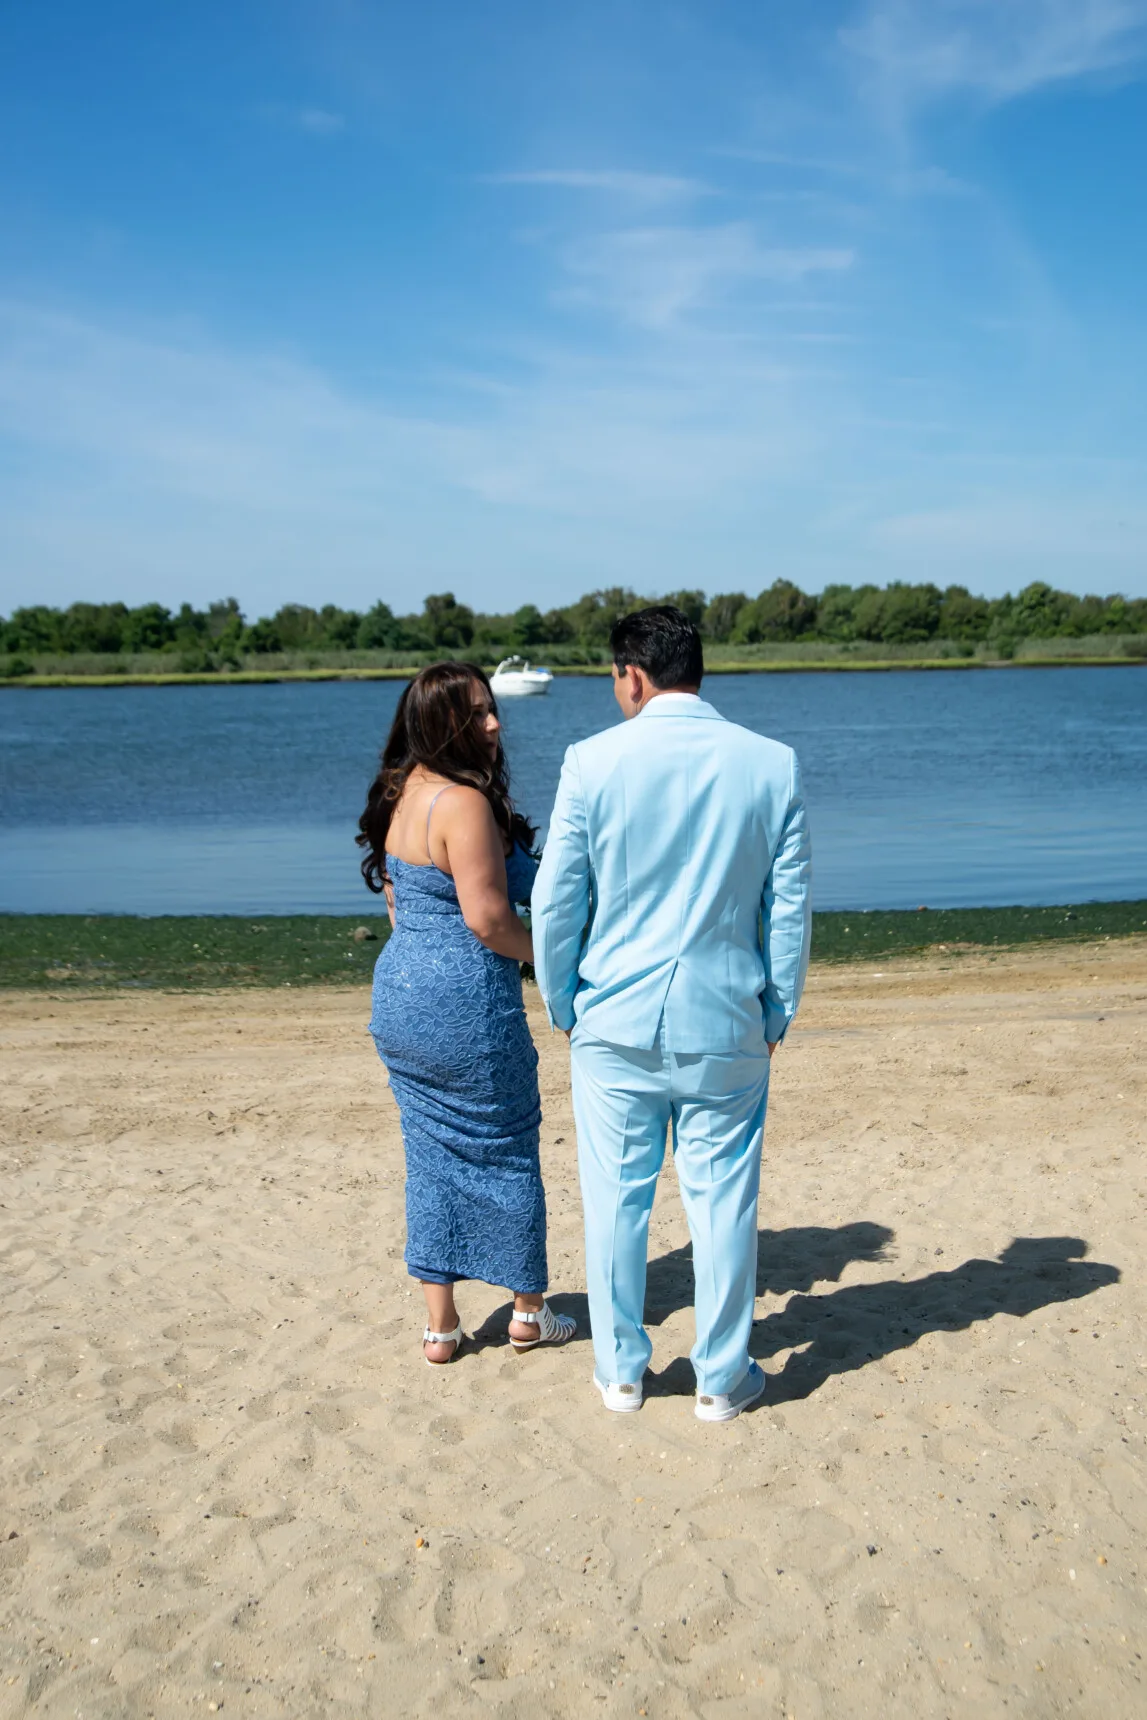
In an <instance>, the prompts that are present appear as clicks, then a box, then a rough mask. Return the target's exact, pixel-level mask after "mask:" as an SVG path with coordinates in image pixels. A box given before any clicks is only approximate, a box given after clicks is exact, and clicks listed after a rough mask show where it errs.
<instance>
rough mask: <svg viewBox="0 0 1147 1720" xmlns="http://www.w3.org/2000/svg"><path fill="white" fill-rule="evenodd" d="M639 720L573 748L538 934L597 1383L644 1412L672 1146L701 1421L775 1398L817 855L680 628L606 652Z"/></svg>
mask: <svg viewBox="0 0 1147 1720" xmlns="http://www.w3.org/2000/svg"><path fill="white" fill-rule="evenodd" d="M610 643H611V646H612V649H613V683H614V694H615V696H616V699H617V702H618V704H619V705H620V707H621V709H622V712H623V713H624V715H625V717H626V718H627V719H632V720H631V721H627V722H626V723H625V725H624V726H623V727H621V728H616V727H615V728H612V729H608V730H606V731H605V733H604V734H599V735H594V736H592V737H591V738H590V739H589V740H587V741H581V742H580V743H579V744H578V745H576V746H571V747H570V748H569V750H568V751H567V753H566V756H565V763H564V765H563V767H562V776H561V783H560V786H559V788H558V796H557V804H556V805H555V807H554V812H553V818H552V820H551V822H550V831H549V837H548V839H547V841H546V847H545V853H544V855H543V857H542V864H541V870H540V871H539V873H538V879H537V883H536V884H535V886H534V893H533V899H532V904H531V906H532V915H533V927H534V961H535V965H536V970H537V976H538V985H539V987H540V988H541V992H542V996H543V998H544V999H545V1003H546V1009H547V1011H548V1013H549V1017H550V1022H551V1025H554V1024H556V1025H557V1026H558V1027H560V1028H561V1029H562V1030H563V1031H564V1032H566V1033H567V1034H569V1035H570V1039H571V1047H572V1050H571V1063H572V1080H573V1101H574V1115H575V1118H576V1121H577V1134H578V1161H579V1169H580V1175H581V1186H582V1199H583V1202H584V1205H585V1237H586V1279H587V1285H588V1289H589V1309H590V1321H591V1324H592V1328H593V1348H594V1361H595V1370H594V1384H595V1385H596V1386H597V1388H598V1390H599V1391H600V1393H601V1396H602V1400H603V1402H604V1404H605V1407H606V1408H607V1409H609V1410H616V1411H618V1412H620V1413H625V1412H627V1411H632V1410H638V1409H640V1408H641V1400H642V1376H643V1375H644V1373H645V1369H646V1366H647V1364H648V1362H649V1358H650V1355H651V1354H652V1345H651V1344H650V1341H649V1338H648V1336H647V1334H646V1331H645V1327H644V1324H643V1314H644V1305H645V1273H646V1259H647V1249H648V1237H649V1216H650V1212H651V1211H652V1208H653V1196H654V1192H655V1189H656V1184H657V1177H658V1174H659V1172H660V1169H661V1164H662V1160H663V1157H664V1153H665V1137H666V1131H667V1129H669V1128H670V1127H672V1131H673V1147H674V1154H675V1158H676V1165H677V1177H678V1182H679V1183H680V1187H681V1196H682V1199H683V1201H684V1204H685V1214H686V1217H687V1219H688V1222H689V1232H690V1235H691V1236H692V1238H693V1270H694V1277H695V1281H696V1307H695V1313H696V1324H697V1333H696V1337H697V1341H696V1343H695V1344H694V1346H693V1350H692V1361H693V1367H694V1371H695V1373H696V1376H697V1403H696V1414H697V1416H698V1417H699V1418H700V1419H701V1420H702V1421H731V1420H732V1419H733V1417H734V1416H736V1415H739V1414H740V1412H741V1411H742V1410H743V1409H745V1408H746V1407H747V1406H748V1405H749V1404H750V1403H753V1402H754V1401H755V1400H756V1399H757V1398H759V1397H760V1396H761V1394H762V1392H763V1391H764V1389H765V1376H764V1374H763V1373H762V1371H761V1369H760V1368H759V1367H758V1366H757V1364H756V1363H755V1362H754V1361H752V1360H751V1359H750V1356H749V1351H748V1340H749V1332H750V1328H751V1326H752V1320H753V1302H754V1298H755V1295H756V1268H757V1195H758V1190H759V1186H760V1164H761V1133H762V1130H763V1128H764V1121H765V1103H766V1100H767V1097H768V1090H769V1061H770V1058H771V1056H772V1053H773V1051H774V1050H775V1049H776V1047H777V1045H778V1044H779V1043H780V1041H781V1040H782V1039H783V1038H784V1036H785V1031H786V1029H787V1028H788V1025H789V1023H790V1021H791V1020H792V1018H793V1015H794V1014H795V1012H796V1007H797V1003H798V1002H799V1000H800V994H801V988H802V986H803V984H804V977H805V971H806V969H807V966H808V950H809V931H810V911H809V880H810V861H809V836H808V826H807V822H806V818H805V810H804V803H803V801H802V798H801V786H800V775H799V773H798V770H797V761H796V757H795V754H794V753H793V752H792V750H791V749H790V748H789V747H786V746H782V745H780V743H779V742H777V741H771V740H766V739H765V738H764V737H763V736H761V735H756V734H753V733H751V732H750V731H749V730H748V729H743V728H739V727H737V726H736V725H735V724H733V723H729V722H726V721H725V720H724V718H723V717H722V716H721V715H720V713H719V712H718V711H715V710H714V709H713V707H712V705H709V704H706V703H705V702H704V701H703V700H702V699H701V697H700V692H699V689H700V686H701V677H702V674H703V672H704V670H703V662H702V653H701V638H700V635H699V633H698V632H697V629H696V628H695V627H694V626H693V624H692V623H691V622H690V621H689V620H688V619H687V617H686V616H684V615H683V614H682V613H681V611H680V610H679V609H674V608H672V607H671V606H670V605H667V604H665V605H658V606H656V607H654V608H650V609H643V610H639V611H638V612H637V613H636V614H634V615H627V616H626V617H625V618H624V619H623V620H621V621H619V622H618V623H617V625H616V626H615V627H614V629H613V632H612V634H611V635H610Z"/></svg>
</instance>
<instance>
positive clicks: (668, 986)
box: [530, 693, 811, 1052]
mask: <svg viewBox="0 0 1147 1720" xmlns="http://www.w3.org/2000/svg"><path fill="white" fill-rule="evenodd" d="M810 880H811V863H810V850H809V833H808V821H807V818H806V816H805V808H804V802H803V800H802V798H801V783H800V772H799V770H798V768H797V761H796V754H795V753H794V752H793V751H792V749H791V747H787V746H782V745H781V744H780V742H778V741H771V740H766V739H765V738H764V737H763V736H762V735H756V734H753V733H752V732H751V731H750V730H748V729H743V728H740V727H739V726H738V725H737V724H735V723H729V722H726V721H725V719H724V718H723V717H722V716H721V714H720V712H719V711H715V710H714V709H713V707H712V705H709V704H706V703H705V701H704V700H703V699H699V698H696V697H694V696H693V695H691V694H688V693H662V694H660V695H658V697H657V698H654V699H651V700H650V701H649V703H648V704H647V705H646V706H645V707H644V709H643V710H642V711H641V712H640V713H639V714H638V715H637V716H636V717H634V718H633V719H632V720H631V721H630V722H627V723H623V724H622V725H621V726H620V727H617V728H612V729H607V730H606V731H605V732H604V733H603V734H600V735H593V736H591V738H590V739H589V740H586V741H580V742H579V743H578V744H577V745H576V746H571V747H570V748H569V749H568V750H567V752H566V756H565V763H564V764H563V766H562V775H561V783H560V785H559V787H558V797H557V803H556V805H555V806H554V811H553V817H552V819H551V821H550V830H549V836H548V838H547V840H546V846H545V852H544V854H543V855H542V863H541V869H540V871H539V873H538V878H537V882H536V883H535V885H534V893H533V896H532V898H531V904H530V905H531V911H532V917H533V927H534V963H535V968H536V971H537V976H538V985H539V987H540V989H541V993H542V996H543V998H544V999H545V1003H546V1008H547V1010H548V1012H549V1017H550V1023H551V1025H553V1024H556V1025H557V1026H558V1027H561V1028H571V1027H572V1026H573V1025H574V1022H575V1020H576V1021H578V1022H580V1023H582V1024H583V1025H584V1027H585V1029H586V1031H587V1032H589V1033H592V1034H593V1035H594V1037H595V1038H597V1039H604V1040H608V1041H609V1042H610V1043H612V1044H615V1045H628V1046H635V1047H640V1048H642V1049H651V1048H652V1047H653V1045H654V1044H655V1043H656V1041H657V1037H658V1030H659V1025H660V1022H661V1017H662V1014H664V1017H665V1040H666V1046H667V1049H668V1050H670V1051H677V1052H702V1051H708V1052H713V1051H733V1050H759V1049H760V1046H761V1043H762V1040H765V1039H767V1040H777V1039H782V1038H783V1037H784V1033H785V1029H786V1028H787V1027H788V1024H789V1022H790V1021H791V1020H792V1018H793V1016H794V1014H795V1013H796V1007H797V1004H798V1002H799V1001H800V994H801V988H802V986H803V985H804V978H805V972H806V970H807V968H808V953H809V938H810V928H811V912H810V901H809V885H810Z"/></svg>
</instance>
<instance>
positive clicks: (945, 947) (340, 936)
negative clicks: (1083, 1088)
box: [0, 902, 1147, 991]
mask: <svg viewBox="0 0 1147 1720" xmlns="http://www.w3.org/2000/svg"><path fill="white" fill-rule="evenodd" d="M813 922H814V924H813V960H814V962H818V963H820V962H849V961H877V960H882V959H884V958H886V957H890V956H912V955H919V954H920V953H922V952H923V951H926V950H931V951H937V950H939V951H942V952H944V953H946V954H948V955H950V956H951V957H953V958H958V957H961V956H963V955H966V954H969V953H972V952H974V951H979V950H984V949H1015V948H1017V947H1019V946H1020V945H1023V944H1036V943H1051V942H1071V943H1084V942H1088V941H1094V940H1097V939H1104V938H1126V937H1136V936H1138V937H1142V936H1144V935H1147V902H1088V903H1084V904H1082V905H1080V906H1077V907H1062V908H939V909H924V910H918V911H900V912H883V911H881V912H872V913H831V914H816V915H814V916H813ZM359 927H365V928H366V930H367V931H368V932H369V933H371V934H372V935H371V936H370V937H369V938H366V939H362V940H359V939H356V938H355V935H354V934H355V931H356V929H357V928H359ZM388 929H389V928H388V923H387V920H386V915H385V913H382V914H380V913H369V912H368V913H366V914H362V915H351V916H345V915H335V914H314V915H302V914H283V915H278V914H273V915H266V916H264V917H263V918H261V919H248V918H244V917H240V916H238V915H236V916H231V915H211V916H198V915H182V914H181V915H166V916H162V917H158V918H155V919H141V918H137V917H134V916H131V915H120V914H115V915H111V914H109V915H103V914H99V915H82V914H3V915H0V987H3V988H6V989H8V990H34V991H44V990H47V991H63V990H67V991H70V990H89V989H92V988H96V989H108V990H115V989H117V988H146V989H154V990H159V991H208V990H215V989H217V988H219V987H225V986H276V985H284V986H307V985H366V984H367V983H368V982H369V980H370V974H371V969H372V967H373V966H374V962H375V959H376V958H377V956H378V952H379V950H380V949H381V948H382V944H383V941H384V940H385V938H386V936H387V932H388Z"/></svg>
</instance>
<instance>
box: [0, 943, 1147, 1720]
mask: <svg viewBox="0 0 1147 1720" xmlns="http://www.w3.org/2000/svg"><path fill="white" fill-rule="evenodd" d="M530 1007H531V1016H532V1020H533V1023H534V1026H535V1030H536V1033H537V1038H538V1042H539V1046H540V1049H541V1054H542V1074H543V1092H544V1098H545V1110H546V1120H545V1125H544V1132H543V1153H544V1166H545V1173H546V1181H547V1188H548V1194H549V1208H550V1224H551V1268H552V1272H553V1285H554V1293H553V1298H552V1299H553V1301H554V1304H555V1305H556V1306H558V1307H560V1308H563V1309H567V1310H570V1311H572V1312H573V1313H575V1314H577V1315H578V1316H579V1317H580V1318H582V1319H583V1321H584V1317H585V1307H584V1301H583V1299H582V1297H581V1295H580V1294H579V1287H580V1283H581V1275H580V1266H579V1212H578V1200H577V1186H576V1174H575V1157H574V1139H573V1128H572V1122H571V1116H570V1109H569V1102H568V1093H567V1051H566V1047H565V1042H564V1040H561V1039H552V1038H550V1037H549V1036H548V1034H546V1033H545V1031H544V1025H543V1023H542V1021H541V1017H540V1012H539V1010H538V1007H537V999H536V995H534V996H532V998H531V1004H530ZM366 1013H367V999H366V997H365V996H364V994H363V993H361V992H355V991H338V990H329V991H318V990H307V991H298V990H289V989H284V990H280V991H256V992H248V993H238V992H229V993H225V994H218V995H210V996H204V995H198V996H173V995H154V994H149V993H143V992H125V993H117V994H114V995H113V994H108V995H102V996H101V995H89V996H74V997H69V996H47V995H43V994H40V995H35V996H32V995H13V994H8V995H6V996H4V997H3V999H2V1000H0V1043H2V1046H3V1058H4V1071H5V1080H4V1086H3V1126H2V1137H0V1142H2V1145H0V1168H2V1171H3V1175H2V1179H0V1182H2V1187H0V1196H2V1205H0V1274H2V1286H3V1303H2V1310H3V1328H2V1338H3V1349H2V1355H0V1715H4V1716H8V1715H22V1714H25V1713H35V1714H37V1715H51V1716H61V1717H62V1716H68V1717H69V1720H72V1717H75V1716H82V1717H83V1720H97V1717H101V1720H102V1717H109V1720H110V1717H113V1716H115V1717H120V1716H133V1717H134V1716H145V1715H155V1716H157V1717H164V1716H168V1715H180V1714H185V1713H186V1714H192V1715H194V1714H199V1713H203V1712H220V1711H222V1712H223V1713H225V1714H227V1715H232V1714H234V1715H243V1716H253V1717H255V1716H292V1717H294V1716H312V1715H313V1716H324V1717H326V1716H338V1717H341V1716H347V1717H352V1716H353V1717H359V1716H375V1715H378V1716H382V1715H387V1716H391V1715H434V1716H450V1715H456V1714H467V1715H469V1714H474V1715H483V1714H498V1715H502V1716H522V1717H526V1716H529V1717H531V1720H532V1717H533V1716H579V1717H581V1716H585V1715H602V1716H622V1715H624V1716H630V1715H643V1714H644V1715H648V1716H651V1717H657V1720H670V1717H677V1716H686V1715H691V1716H692V1715H697V1716H705V1717H710V1716H711V1717H714V1720H716V1717H721V1720H725V1717H729V1720H734V1717H740V1716H754V1717H756V1716H770V1717H771V1716H776V1717H778V1720H783V1717H784V1716H793V1717H794V1720H816V1717H833V1720H835V1717H838V1716H849V1717H851V1716H860V1715H874V1716H880V1717H881V1720H888V1717H894V1716H911V1717H912V1720H922V1717H931V1716H963V1715H969V1716H970V1715H975V1716H977V1717H979V1716H994V1715H1004V1714H1008V1715H1013V1716H1014V1715H1023V1716H1025V1717H1026V1716H1035V1717H1039V1716H1045V1715H1046V1716H1052V1715H1087V1716H1091V1715H1094V1716H1097V1717H1098V1716H1103V1717H1104V1720H1111V1717H1118V1716H1123V1715H1128V1716H1130V1715H1140V1714H1143V1713H1144V1712H1147V1691H1145V1690H1144V1686H1143V1675H1144V1661H1143V1658H1142V1657H1143V1655H1144V1654H1147V1640H1145V1639H1147V1632H1145V1629H1144V1625H1145V1619H1147V1604H1145V1597H1147V1494H1145V1490H1144V1431H1145V1428H1147V1422H1145V1421H1144V1406H1143V1392H1144V1384H1145V1380H1144V1369H1145V1368H1147V1338H1145V1336H1144V1314H1145V1312H1147V1308H1145V1293H1144V1273H1143V1266H1144V1259H1145V1253H1147V1249H1145V1244H1144V1221H1145V1219H1147V1211H1145V1199H1147V1174H1145V1165H1144V1155H1143V1144H1144V1117H1145V1115H1147V1095H1145V1085H1147V1083H1145V1075H1147V1056H1145V1045H1144V1029H1145V1026H1147V943H1138V944H1132V943H1114V942H1113V943H1106V944H1103V945H1100V946H1098V947H1096V946H1091V947H1075V948H1059V949H1055V950H1052V951H1050V952H1048V951H1031V952H1028V953H1020V954H1016V955H1012V956H999V957H997V958H995V959H991V958H988V957H985V956H983V955H976V954H969V955H967V956H965V957H963V958H961V957H959V956H958V955H956V954H951V955H948V956H938V957H936V958H933V959H930V960H921V961H916V962H915V963H907V964H904V963H902V964H899V965H889V966H888V967H887V968H886V969H885V970H883V971H881V970H878V969H873V968H862V967H857V968H840V969H831V968H830V969H821V970H814V974H813V978H812V980H811V982H810V986H809V992H808V995H807V1000H806V1004H805V1007H804V1010H803V1012H802V1015H801V1017H800V1021H799V1024H798V1026H797V1027H796V1028H795V1029H794V1031H793V1033H792V1035H791V1037H790V1041H789V1043H788V1044H787V1045H786V1046H785V1047H784V1048H783V1050H782V1052H781V1054H780V1056H779V1058H778V1061H777V1063H776V1065H775V1066H774V1089H773V1094H772V1100H771V1108H770V1116H769V1125H768V1133H767V1138H766V1144H765V1172H764V1198H763V1201H762V1209H761V1222H762V1226H763V1227H764V1229H763V1232H762V1239H761V1241H762V1248H761V1271H760V1300H759V1303H758V1307H757V1316H758V1318H757V1323H756V1326H755V1329H754V1349H755V1352H756V1354H757V1355H758V1356H759V1357H760V1358H761V1359H762V1361H763V1362H764V1364H765V1366H766V1368H767V1369H768V1370H769V1371H770V1372H771V1374H772V1376H773V1380H772V1386H771V1389H770V1394H769V1397H768V1400H767V1401H766V1403H765V1404H764V1406H763V1407H761V1408H760V1409H759V1410H758V1411H756V1412H755V1413H752V1414H747V1415H744V1416H742V1417H741V1418H740V1419H739V1420H738V1421H736V1422H733V1423H731V1424H730V1425H728V1426H706V1425H703V1424H700V1423H698V1422H697V1421H695V1419H694V1417H693V1414H692V1408H693V1405H692V1396H691V1393H692V1378H691V1373H690V1370H689V1367H688V1363H687V1361H686V1359H685V1358H686V1357H687V1354H688V1350H689V1346H690V1343H691V1314H690V1309H689V1301H690V1293H691V1288H690V1276H691V1271H690V1266H689V1263H688V1255H687V1251H686V1249H687V1233H686V1229H685V1225H684V1221H683V1218H682V1213H681V1206H680V1201H679V1198H678V1195H677V1191H676V1188H675V1186H674V1184H673V1181H672V1176H671V1173H670V1174H667V1176H666V1178H665V1180H664V1181H663V1185H662V1190H661V1193H660V1196H659V1200H658V1206H657V1209H656V1212H655V1216H654V1226H653V1236H652V1247H651V1255H652V1259H653V1266H652V1268H651V1272H650V1280H649V1318H650V1323H651V1329H652V1331H653V1337H654V1371H653V1374H652V1376H651V1377H650V1379H649V1380H648V1382H647V1386H648V1395H647V1398H646V1403H645V1407H644V1409H643V1411H642V1413H641V1414H640V1415H639V1416H634V1417H630V1418H624V1419H623V1418H619V1417H614V1416H609V1415H607V1414H606V1413H605V1412H604V1411H603V1409H602V1408H601V1405H600V1402H599V1400H598V1397H597V1394H596V1393H595V1392H594V1391H593V1390H592V1388H591V1386H590V1371H591V1355H590V1348H589V1344H588V1342H585V1341H579V1342H577V1343H575V1344H574V1345H573V1346H571V1348H569V1349H568V1350H565V1351H562V1352H547V1353H538V1354H535V1355H532V1356H529V1357H527V1358H523V1359H518V1358H515V1357H514V1355H513V1354H512V1353H511V1352H510V1351H509V1349H508V1348H507V1346H506V1344H505V1339H504V1334H505V1325H506V1321H507V1317H508V1302H507V1298H506V1297H505V1295H504V1294H503V1293H501V1292H500V1291H498V1290H490V1289H486V1288H484V1287H482V1286H479V1285H471V1286H467V1287H464V1290H463V1293H462V1298H461V1306H462V1309H463V1315H464V1319H465V1322H466V1325H467V1329H468V1330H469V1331H471V1332H475V1333H476V1334H477V1341H476V1342H475V1343H474V1344H473V1345H472V1346H470V1347H469V1348H468V1349H467V1351H466V1352H465V1353H464V1354H463V1356H462V1358H461V1359H460V1360H459V1362H457V1363H456V1364H455V1365H453V1366H452V1367H449V1368H445V1369H441V1370H437V1371H434V1372H431V1370H430V1369H428V1368H427V1367H425V1366H424V1365H423V1363H422V1360H421V1358H420V1353H419V1346H418V1337H419V1331H420V1327H421V1308H420V1299H419V1298H418V1296H417V1293H415V1294H414V1295H412V1294H411V1290H410V1287H409V1282H408V1280H407V1278H406V1276H405V1273H404V1269H403V1265H402V1258H401V1256H402V1244H403V1232H402V1180H403V1174H402V1157H401V1149H400V1143H399V1133H398V1125H397V1118H396V1114H395V1110H394V1106H393V1103H392V1101H391V1098H390V1095H389V1093H388V1092H387V1090H386V1087H385V1081H384V1076H383V1073H382V1070H381V1067H380V1065H379V1064H378V1062H377V1060H376V1058H375V1055H374V1052H373V1048H372V1046H371V1044H370V1041H369V1039H368V1038H367V1036H366V1034H365V1031H364V1028H365V1017H366Z"/></svg>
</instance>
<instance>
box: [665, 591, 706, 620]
mask: <svg viewBox="0 0 1147 1720" xmlns="http://www.w3.org/2000/svg"><path fill="white" fill-rule="evenodd" d="M658 601H659V602H661V603H671V604H672V605H673V607H674V609H679V610H680V611H681V613H682V615H686V616H688V618H689V620H690V621H691V622H692V623H693V625H694V627H700V625H701V622H702V619H703V618H704V614H705V593H704V592H703V591H671V592H670V593H669V595H668V597H662V598H660V599H659V600H658Z"/></svg>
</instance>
